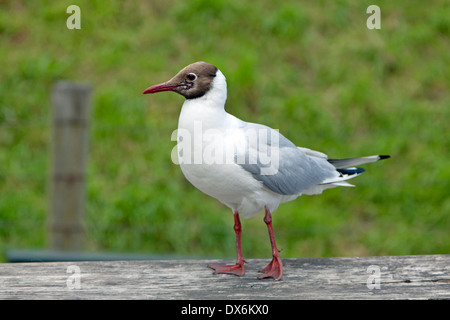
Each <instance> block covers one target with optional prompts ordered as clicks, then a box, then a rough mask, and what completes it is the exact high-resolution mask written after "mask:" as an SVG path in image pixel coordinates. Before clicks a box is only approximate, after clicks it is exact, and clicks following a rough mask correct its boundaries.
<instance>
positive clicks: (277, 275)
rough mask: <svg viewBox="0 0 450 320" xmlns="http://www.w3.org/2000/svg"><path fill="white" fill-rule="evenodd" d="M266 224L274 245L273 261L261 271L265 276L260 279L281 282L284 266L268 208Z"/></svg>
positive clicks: (265, 217) (265, 218)
mask: <svg viewBox="0 0 450 320" xmlns="http://www.w3.org/2000/svg"><path fill="white" fill-rule="evenodd" d="M264 222H265V223H266V225H267V229H268V230H269V237H270V244H271V245H272V256H273V258H272V261H271V262H270V263H269V265H268V266H267V267H265V268H264V269H262V270H261V272H263V275H262V276H260V277H259V279H264V278H274V279H275V280H280V279H281V276H282V275H283V265H282V264H281V259H280V254H279V252H280V250H278V249H277V245H276V243H275V237H274V235H273V229H272V215H271V214H270V212H269V210H267V208H266V215H265V216H264Z"/></svg>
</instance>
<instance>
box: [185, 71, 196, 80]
mask: <svg viewBox="0 0 450 320" xmlns="http://www.w3.org/2000/svg"><path fill="white" fill-rule="evenodd" d="M197 78H198V76H197V75H196V74H195V73H192V72H191V73H188V74H187V75H186V79H187V80H189V81H195V80H197Z"/></svg>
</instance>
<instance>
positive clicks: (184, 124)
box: [178, 70, 227, 130]
mask: <svg viewBox="0 0 450 320" xmlns="http://www.w3.org/2000/svg"><path fill="white" fill-rule="evenodd" d="M226 100H227V82H226V79H225V76H224V75H223V74H222V72H220V70H217V73H216V76H215V78H214V80H213V81H212V83H211V88H210V89H209V90H208V92H207V93H206V94H205V95H203V96H201V97H199V98H196V99H188V100H186V101H185V102H184V104H183V107H182V109H181V113H180V119H179V122H178V128H183V129H188V130H189V129H191V128H192V126H193V123H194V121H201V122H202V123H203V126H204V127H205V128H207V127H216V128H217V127H220V126H221V124H222V123H223V122H224V120H225V118H226V116H227V113H226V112H225V109H224V108H225V101H226Z"/></svg>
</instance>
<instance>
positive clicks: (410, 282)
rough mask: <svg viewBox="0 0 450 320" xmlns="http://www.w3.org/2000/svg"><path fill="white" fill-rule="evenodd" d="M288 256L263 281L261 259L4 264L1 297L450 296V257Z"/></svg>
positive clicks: (423, 297) (412, 297) (391, 297)
mask: <svg viewBox="0 0 450 320" xmlns="http://www.w3.org/2000/svg"><path fill="white" fill-rule="evenodd" d="M282 261H283V264H284V266H285V270H284V271H285V274H284V276H283V279H282V280H281V281H273V280H258V279H257V275H258V273H257V270H258V269H260V268H262V267H264V266H265V265H266V264H267V263H268V260H261V259H254V260H248V262H249V263H248V264H247V265H246V267H247V268H246V275H245V276H244V277H236V276H230V275H213V274H212V270H210V269H208V268H207V267H206V266H207V265H208V264H210V263H223V262H224V261H219V260H214V261H213V260H150V261H88V262H79V261H77V262H49V263H21V264H13V263H5V264H1V265H0V299H209V300H210V299H258V300H259V299H262V300H265V299H450V255H430V256H394V257H362V258H305V259H283V260H282ZM225 262H228V261H225ZM373 270H375V271H376V270H379V273H377V272H374V271H373ZM368 284H369V286H368ZM377 285H379V286H378V289H377V288H376V287H377Z"/></svg>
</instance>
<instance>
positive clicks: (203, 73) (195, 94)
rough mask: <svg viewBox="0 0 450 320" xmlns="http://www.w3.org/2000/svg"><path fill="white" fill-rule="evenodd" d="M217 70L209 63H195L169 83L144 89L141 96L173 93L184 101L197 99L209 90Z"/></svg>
mask: <svg viewBox="0 0 450 320" xmlns="http://www.w3.org/2000/svg"><path fill="white" fill-rule="evenodd" d="M217 70H218V69H217V68H216V67H215V66H214V65H212V64H210V63H207V62H203V61H200V62H195V63H193V64H190V65H188V66H187V67H185V68H183V69H182V70H181V71H180V72H178V73H177V74H176V75H175V77H173V78H172V79H170V80H169V81H166V82H163V83H160V84H156V85H154V86H151V87H149V88H147V89H145V90H144V92H143V94H149V93H157V92H163V91H174V92H176V93H179V94H181V95H182V96H183V97H185V98H186V99H195V98H199V97H201V96H203V95H204V94H205V93H206V92H208V90H209V89H210V87H211V83H212V81H213V80H214V77H215V76H216V73H217Z"/></svg>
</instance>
